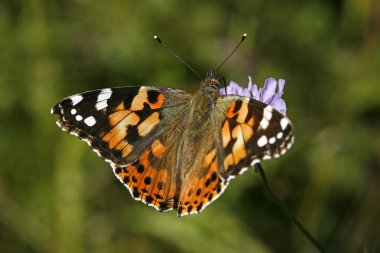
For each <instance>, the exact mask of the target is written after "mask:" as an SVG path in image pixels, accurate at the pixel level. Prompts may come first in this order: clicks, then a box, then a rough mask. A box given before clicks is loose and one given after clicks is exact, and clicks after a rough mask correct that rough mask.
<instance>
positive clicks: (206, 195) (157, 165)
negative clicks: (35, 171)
mask: <svg viewBox="0 0 380 253" xmlns="http://www.w3.org/2000/svg"><path fill="white" fill-rule="evenodd" d="M219 89H220V85H219V82H218V81H217V80H216V79H215V76H214V73H213V72H212V71H210V72H208V74H207V76H206V78H205V79H204V81H203V82H201V87H200V90H199V91H198V92H197V93H195V94H194V95H192V94H189V93H187V92H185V91H182V90H178V89H171V88H154V87H146V86H135V87H119V88H108V89H101V90H95V91H89V92H85V93H81V94H77V95H74V96H71V97H68V98H66V99H64V100H62V101H61V102H60V103H58V104H57V105H56V106H54V107H53V108H52V114H58V115H59V119H58V121H57V124H58V126H59V127H61V128H62V129H63V130H64V131H66V132H69V133H71V134H73V135H75V136H77V137H79V138H80V139H82V140H84V141H85V142H87V143H88V144H89V145H90V146H91V147H92V149H93V150H94V151H95V152H96V153H97V154H98V155H99V156H100V157H102V158H103V159H104V160H106V161H107V162H108V163H110V164H111V166H112V168H113V171H114V173H115V175H116V177H117V178H119V180H120V181H121V182H122V183H123V184H124V185H125V186H126V187H127V188H128V190H129V191H130V193H131V195H132V197H133V198H134V199H136V200H140V201H142V202H144V203H146V204H148V205H149V206H153V207H154V208H156V209H157V210H159V211H167V210H172V209H176V210H177V212H178V215H179V216H183V215H187V214H193V213H198V212H200V211H202V210H203V209H204V208H205V207H206V206H207V205H208V204H210V203H211V202H212V201H214V200H215V199H216V198H217V197H218V196H220V194H221V193H222V192H223V191H224V190H225V189H226V187H227V185H228V183H229V181H230V180H231V179H232V178H234V177H235V176H236V175H239V174H242V173H243V172H244V171H246V170H247V168H248V167H250V166H252V165H254V164H255V163H257V162H259V161H260V160H266V159H271V158H273V157H279V156H280V155H282V154H284V153H285V152H286V150H288V149H289V148H290V147H291V145H292V143H293V140H294V134H293V127H292V124H291V123H290V121H289V119H288V118H286V117H285V116H283V115H282V114H281V113H279V112H278V111H276V110H275V109H273V107H271V106H270V105H267V104H265V103H262V102H260V101H257V100H255V99H250V98H248V97H242V96H237V95H225V96H221V95H220V93H219Z"/></svg>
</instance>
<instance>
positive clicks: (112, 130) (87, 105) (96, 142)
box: [52, 86, 191, 166]
mask: <svg viewBox="0 0 380 253" xmlns="http://www.w3.org/2000/svg"><path fill="white" fill-rule="evenodd" d="M190 98H191V95H189V94H188V93H186V92H184V91H181V90H177V89H170V88H167V89H164V88H161V89H159V88H153V87H146V86H135V87H121V88H112V89H102V90H95V91H90V92H85V93H81V94H77V95H74V96H71V97H68V98H66V99H64V100H62V101H61V102H60V103H58V104H57V105H56V106H54V107H53V109H52V114H58V115H59V119H58V121H57V124H58V125H59V126H60V127H61V128H62V129H63V130H64V131H67V132H69V133H71V134H73V135H76V136H78V137H79V138H80V139H82V140H84V141H86V142H87V143H88V144H89V145H90V146H91V147H92V148H93V149H94V151H95V152H97V153H98V154H99V155H100V156H101V157H103V158H104V159H105V160H107V161H108V162H110V163H112V164H115V165H119V166H125V165H128V164H130V163H131V162H134V161H135V160H137V159H138V158H139V156H140V154H141V153H142V152H143V151H144V150H145V149H146V148H147V147H148V146H149V145H150V144H151V143H152V142H153V141H154V140H155V139H156V138H157V137H158V136H160V134H162V133H163V132H165V131H166V130H167V129H168V128H170V127H171V126H172V124H171V123H172V122H173V121H175V120H177V118H174V117H170V115H181V114H182V113H183V111H185V110H186V108H187V107H188V104H189V101H190Z"/></svg>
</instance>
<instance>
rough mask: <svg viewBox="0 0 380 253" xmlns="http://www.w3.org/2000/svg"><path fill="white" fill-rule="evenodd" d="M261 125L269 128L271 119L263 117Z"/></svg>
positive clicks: (263, 127)
mask: <svg viewBox="0 0 380 253" xmlns="http://www.w3.org/2000/svg"><path fill="white" fill-rule="evenodd" d="M260 126H261V127H262V129H264V130H265V129H267V127H268V126H269V121H268V120H267V119H266V118H263V119H262V120H261V121H260Z"/></svg>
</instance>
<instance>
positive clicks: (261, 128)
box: [217, 96, 294, 179]
mask: <svg viewBox="0 0 380 253" xmlns="http://www.w3.org/2000/svg"><path fill="white" fill-rule="evenodd" d="M218 105H219V106H218ZM226 105H228V106H227V109H226V110H225V111H224V115H225V117H224V119H223V121H222V124H221V131H220V139H221V142H220V144H221V146H220V147H219V150H220V155H221V157H222V158H223V166H222V167H223V169H224V170H222V171H221V174H222V176H223V178H225V179H229V178H233V177H235V176H236V175H238V174H241V173H243V172H244V171H245V170H246V169H247V167H249V166H253V165H254V164H255V163H258V162H259V161H261V160H268V159H272V158H277V157H279V156H280V155H283V154H285V152H286V151H287V150H288V149H289V148H290V147H291V146H292V144H293V142H294V132H293V125H292V123H291V122H290V120H289V119H288V118H287V117H285V116H284V115H282V114H281V113H280V112H278V111H277V110H275V109H274V108H273V107H272V106H270V105H267V104H265V103H262V102H260V101H257V100H255V99H249V98H246V97H240V96H223V97H221V98H220V99H219V100H218V101H217V108H224V107H225V106H226Z"/></svg>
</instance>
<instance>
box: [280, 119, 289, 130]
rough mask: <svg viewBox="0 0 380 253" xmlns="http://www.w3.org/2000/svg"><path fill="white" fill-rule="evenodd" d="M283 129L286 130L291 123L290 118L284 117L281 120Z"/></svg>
mask: <svg viewBox="0 0 380 253" xmlns="http://www.w3.org/2000/svg"><path fill="white" fill-rule="evenodd" d="M280 125H281V129H282V130H285V129H286V127H287V126H288V125H289V120H288V118H282V119H281V121H280Z"/></svg>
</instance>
